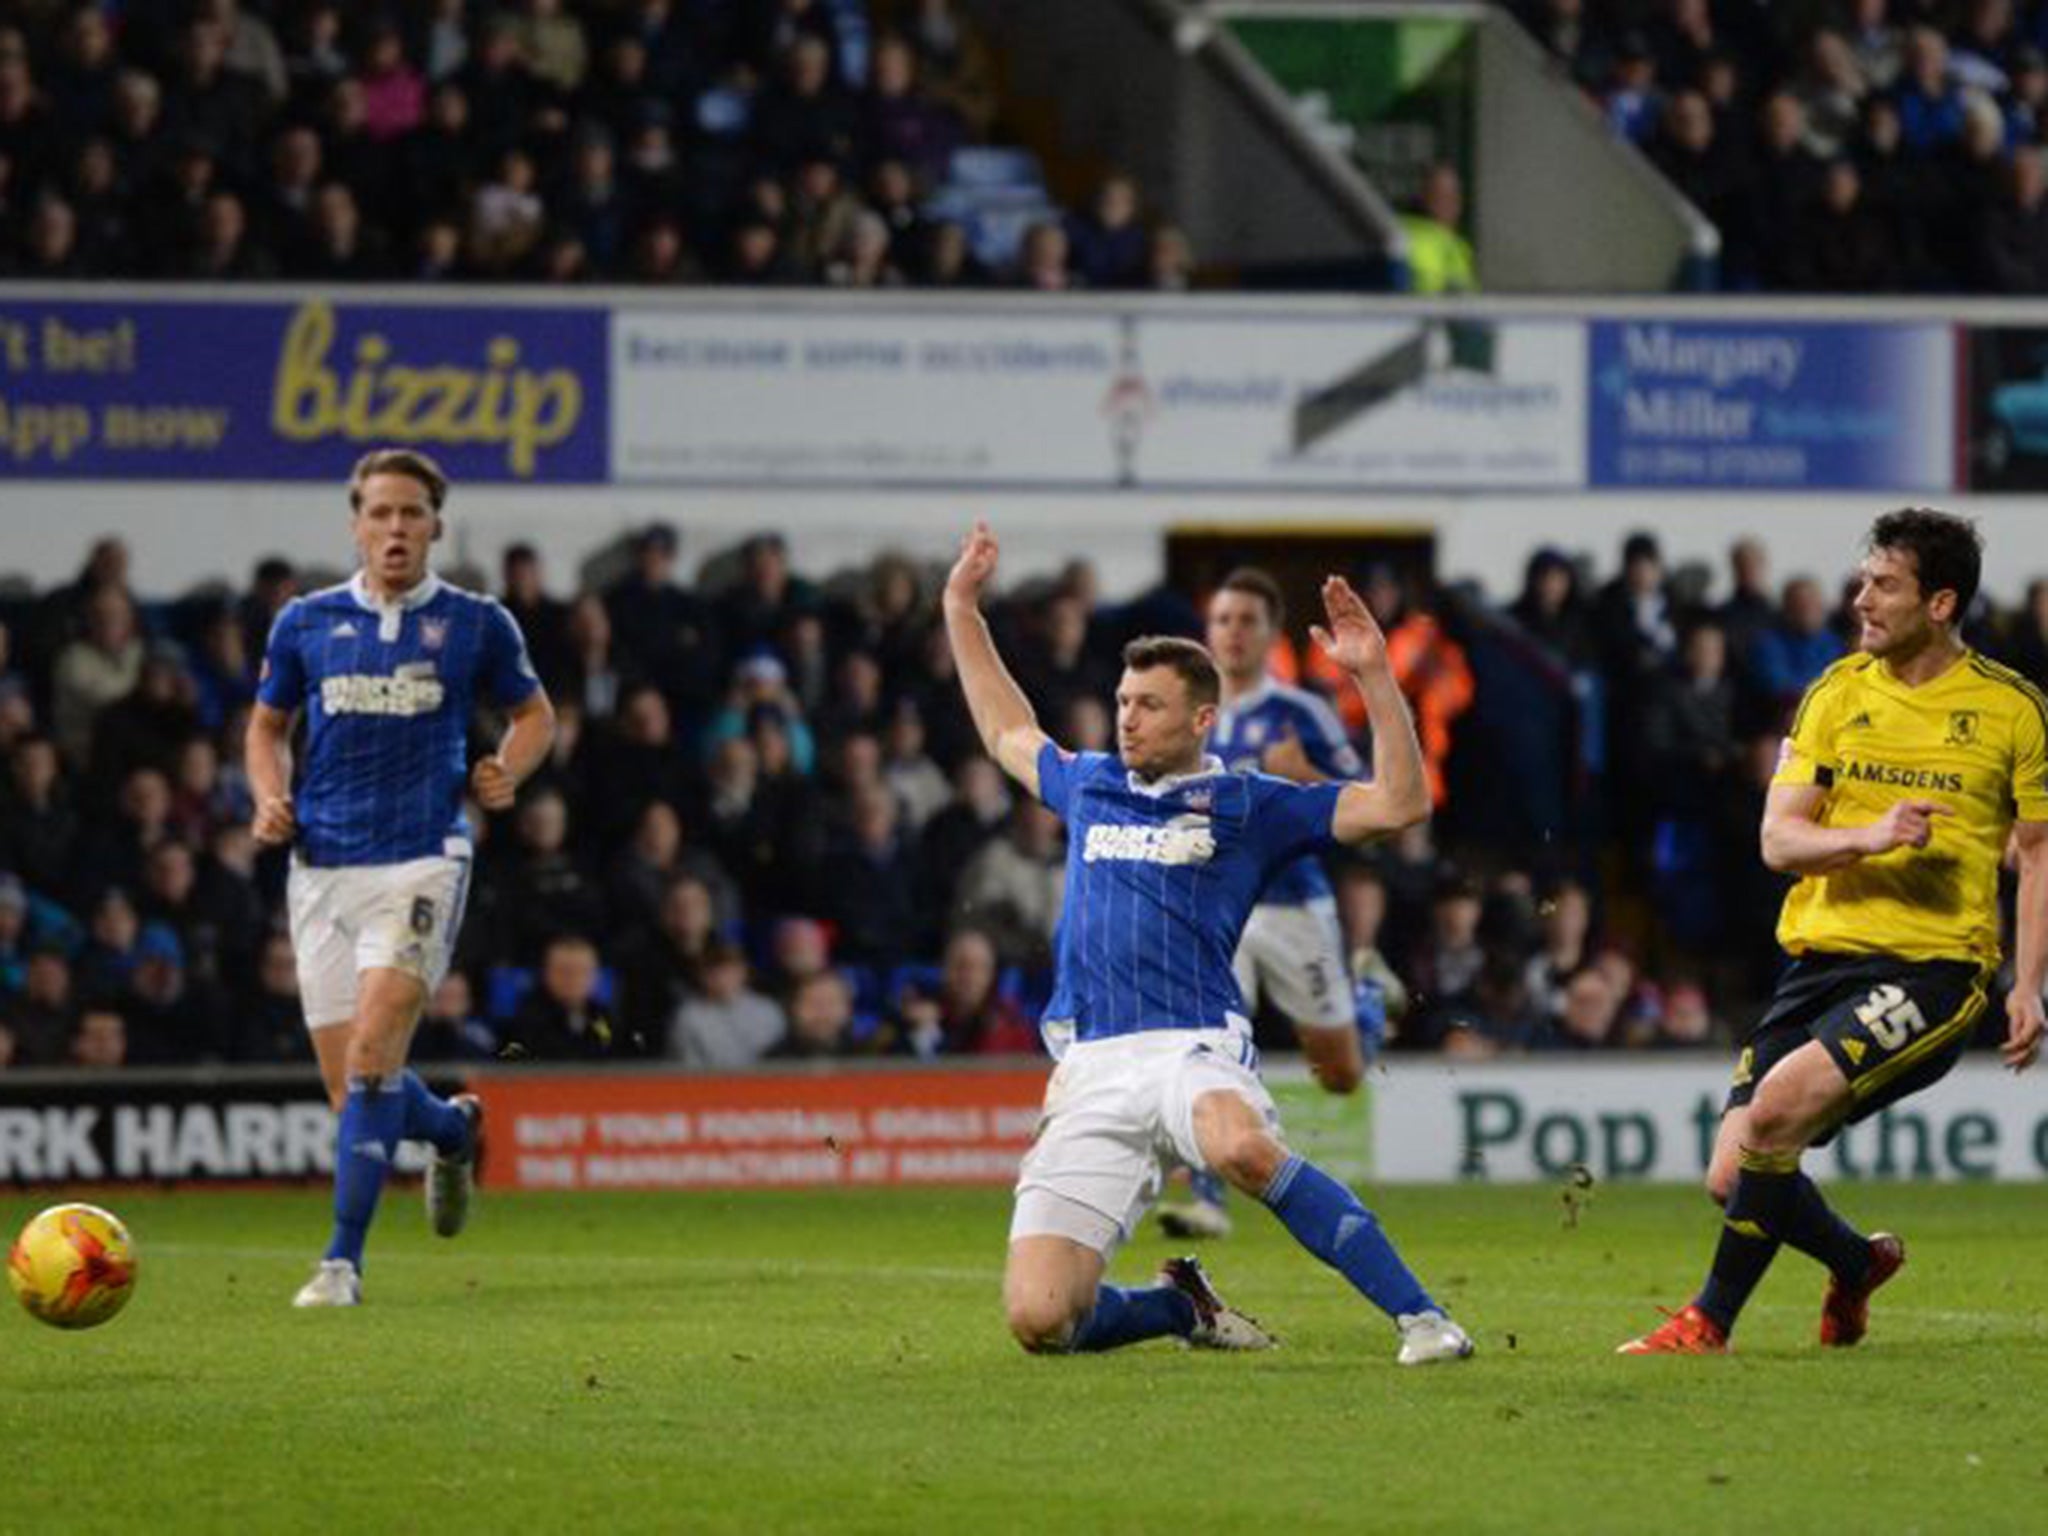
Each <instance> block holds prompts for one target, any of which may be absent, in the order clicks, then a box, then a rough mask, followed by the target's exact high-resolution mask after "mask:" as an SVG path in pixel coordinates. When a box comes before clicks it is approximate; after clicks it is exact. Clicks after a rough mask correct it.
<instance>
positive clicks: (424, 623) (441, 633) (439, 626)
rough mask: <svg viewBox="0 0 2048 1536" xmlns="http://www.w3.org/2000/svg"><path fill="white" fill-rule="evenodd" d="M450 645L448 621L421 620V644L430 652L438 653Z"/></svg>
mask: <svg viewBox="0 0 2048 1536" xmlns="http://www.w3.org/2000/svg"><path fill="white" fill-rule="evenodd" d="M447 643H448V621H447V620H446V619H421V620H420V644H421V645H422V646H424V647H425V648H426V649H428V650H430V651H438V650H440V649H441V647H442V646H444V645H446V644H447Z"/></svg>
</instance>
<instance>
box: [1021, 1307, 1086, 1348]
mask: <svg viewBox="0 0 2048 1536" xmlns="http://www.w3.org/2000/svg"><path fill="white" fill-rule="evenodd" d="M1005 1310H1006V1311H1007V1312H1008V1314H1009V1324H1010V1337H1012V1338H1013V1339H1015V1340H1016V1341H1017V1343H1018V1344H1019V1345H1020V1346H1021V1347H1022V1348H1023V1349H1024V1351H1025V1352H1026V1353H1027V1354H1033V1355H1062V1354H1065V1353H1066V1352H1067V1351H1068V1350H1069V1349H1070V1348H1072V1347H1073V1343H1074V1334H1075V1331H1076V1330H1077V1329H1078V1328H1079V1327H1080V1324H1081V1319H1080V1318H1079V1317H1078V1316H1076V1315H1075V1312H1074V1309H1073V1307H1071V1306H1070V1305H1068V1304H1067V1302H1066V1301H1065V1300H1064V1299H1063V1298H1061V1297H1058V1296H1048V1295H1043V1294H1040V1295H1035V1296H1012V1297H1010V1298H1009V1300H1008V1302H1007V1303H1006V1308H1005Z"/></svg>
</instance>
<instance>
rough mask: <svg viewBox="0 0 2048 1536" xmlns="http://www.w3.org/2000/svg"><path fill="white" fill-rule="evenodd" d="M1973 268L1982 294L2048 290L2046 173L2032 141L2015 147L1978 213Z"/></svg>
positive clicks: (2047, 178)
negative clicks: (1999, 180)
mask: <svg viewBox="0 0 2048 1536" xmlns="http://www.w3.org/2000/svg"><path fill="white" fill-rule="evenodd" d="M1971 245H1972V249H1973V250H1974V252H1975V258H1976V271H1975V274H1974V276H1975V281H1974V283H1973V284H1972V286H1973V287H1975V288H1977V289H1978V290H1979V291H1980V292H1984V293H2048V173H2044V171H2043V169H2042V165H2041V151H2040V150H2038V149H2036V148H2034V147H2033V146H2032V145H2028V146H2025V147H2023V148H2021V149H2018V150H2016V151H2014V153H2013V156H2012V159H2011V160H2010V161H2009V162H2008V163H2007V164H2006V167H2005V171H2004V175H2003V178H2002V183H2001V185H2000V187H1999V190H1998V192H1997V194H1996V196H1995V197H1994V198H1993V199H1992V200H1991V201H1990V202H1989V203H1988V204H1986V205H1985V206H1984V207H1982V208H1981V209H1980V210H1979V212H1978V215H1977V228H1976V230H1975V237H1974V239H1973V240H1972V242H1971Z"/></svg>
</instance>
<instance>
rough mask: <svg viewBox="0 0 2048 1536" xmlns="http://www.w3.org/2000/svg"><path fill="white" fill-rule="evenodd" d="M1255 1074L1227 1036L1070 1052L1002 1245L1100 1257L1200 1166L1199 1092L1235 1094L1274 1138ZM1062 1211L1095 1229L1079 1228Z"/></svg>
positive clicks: (1245, 1049)
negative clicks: (1169, 1184)
mask: <svg viewBox="0 0 2048 1536" xmlns="http://www.w3.org/2000/svg"><path fill="white" fill-rule="evenodd" d="M1257 1067H1258V1052H1257V1051H1256V1050H1255V1049H1254V1048H1253V1046H1252V1043H1251V1037H1250V1035H1249V1033H1241V1032H1239V1031H1237V1030H1234V1029H1200V1030H1196V1029H1152V1030H1145V1031H1142V1032H1140V1033H1138V1034H1132V1035H1117V1036H1113V1037H1111V1038H1109V1039H1106V1040H1083V1041H1077V1042H1076V1043H1075V1044H1073V1045H1071V1046H1069V1047H1068V1048H1067V1051H1066V1054H1065V1055H1064V1056H1062V1057H1061V1059H1060V1064H1059V1066H1058V1068H1057V1069H1056V1070H1055V1071H1054V1072H1053V1075H1052V1081H1051V1082H1049V1083H1048V1084H1046V1089H1045V1109H1044V1111H1043V1113H1042V1115H1041V1116H1040V1119H1039V1123H1038V1137H1037V1140H1035V1141H1034V1142H1033V1143H1032V1146H1031V1150H1030V1151H1029V1152H1027V1153H1026V1154H1025V1156H1024V1166H1023V1167H1022V1168H1021V1169H1020V1170H1019V1171H1018V1174H1017V1201H1016V1206H1015V1209H1014V1211H1013V1213H1012V1215H1011V1219H1010V1240H1011V1241H1012V1242H1015V1241H1016V1240H1017V1239H1018V1238H1020V1237H1047V1236H1050V1237H1068V1238H1073V1239H1074V1240H1076V1241H1079V1242H1083V1243H1085V1244H1087V1246H1089V1247H1093V1248H1096V1249H1098V1251H1100V1252H1102V1253H1103V1254H1104V1255H1105V1256H1107V1255H1108V1254H1109V1253H1110V1252H1112V1251H1113V1250H1114V1248H1115V1246H1116V1244H1117V1243H1118V1242H1121V1241H1122V1240H1124V1239H1126V1238H1128V1237H1129V1236H1130V1235H1131V1233H1132V1232H1134V1231H1135V1230H1136V1229H1137V1224H1138V1222H1139V1221H1140V1220H1142V1219H1143V1217H1144V1215H1145V1210H1146V1208H1147V1207H1148V1206H1150V1205H1151V1204H1152V1202H1153V1201H1154V1200H1156V1199H1157V1198H1158V1197H1159V1190H1160V1187H1161V1185H1162V1184H1163V1183H1164V1182H1165V1178H1166V1175H1167V1173H1168V1172H1170V1171H1171V1170H1172V1169H1173V1168H1174V1167H1176V1166H1185V1167H1189V1168H1201V1167H1204V1166H1206V1165H1205V1164H1204V1162H1203V1160H1202V1149H1201V1148H1200V1147H1199V1146H1197V1145H1196V1144H1195V1101H1196V1100H1197V1099H1199V1098H1200V1097H1201V1096H1202V1095H1203V1094H1205V1093H1211V1092H1215V1091H1218V1090H1221V1091H1222V1092H1225V1093H1234V1094H1236V1095H1237V1096H1238V1097H1239V1098H1241V1099H1243V1100H1244V1101H1245V1102H1246V1103H1248V1104H1250V1105H1251V1106H1252V1108H1253V1109H1254V1110H1256V1111H1258V1112H1259V1114H1260V1115H1261V1116H1263V1117H1264V1119H1265V1121H1266V1124H1267V1126H1268V1127H1269V1128H1270V1129H1271V1130H1272V1131H1273V1132H1274V1133H1275V1134H1276V1135H1277V1134H1278V1132H1279V1129H1280V1112H1279V1110H1278V1109H1276V1108H1275V1107H1274V1105H1273V1098H1272V1095H1271V1094H1269V1093H1267V1092H1266V1085H1265V1084H1264V1083H1262V1082H1260V1081H1259V1075H1258V1071H1257ZM1072 1205H1078V1206H1082V1207H1085V1208H1086V1210H1087V1211H1088V1212H1092V1213H1093V1214H1094V1215H1095V1216H1097V1217H1100V1218H1102V1221H1101V1222H1100V1223H1087V1224H1086V1227H1087V1230H1078V1229H1077V1228H1078V1225H1079V1224H1077V1223H1076V1222H1075V1221H1074V1219H1073V1213H1072V1212H1071V1211H1070V1210H1069V1209H1067V1208H1068V1207H1070V1206H1072ZM1098 1235H1099V1240H1098Z"/></svg>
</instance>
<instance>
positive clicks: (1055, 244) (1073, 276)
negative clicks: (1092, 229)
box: [1011, 219, 1083, 293]
mask: <svg viewBox="0 0 2048 1536" xmlns="http://www.w3.org/2000/svg"><path fill="white" fill-rule="evenodd" d="M1011 283H1012V286H1014V287H1018V288H1028V289H1031V290H1032V291H1034V292H1037V293H1065V292H1067V291H1068V290H1069V289H1073V288H1078V287H1080V286H1082V283H1083V279H1082V277H1081V275H1080V273H1078V272H1076V271H1075V270H1074V268H1073V266H1072V265H1071V264H1070V262H1069V260H1068V245H1067V232H1066V231H1065V230H1064V229H1062V228H1061V227H1060V226H1059V225H1058V224H1055V223H1053V222H1052V221H1051V220H1049V219H1041V220H1040V221H1039V222H1038V223H1036V224H1033V225H1031V226H1030V227H1029V228H1028V229H1026V230H1025V231H1024V238H1023V240H1022V241H1021V242H1020V243H1019V244H1018V247H1017V266H1016V271H1015V273H1014V275H1013V277H1012V279H1011Z"/></svg>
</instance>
